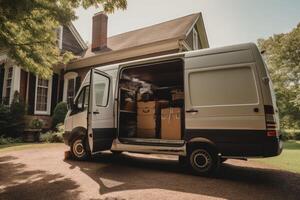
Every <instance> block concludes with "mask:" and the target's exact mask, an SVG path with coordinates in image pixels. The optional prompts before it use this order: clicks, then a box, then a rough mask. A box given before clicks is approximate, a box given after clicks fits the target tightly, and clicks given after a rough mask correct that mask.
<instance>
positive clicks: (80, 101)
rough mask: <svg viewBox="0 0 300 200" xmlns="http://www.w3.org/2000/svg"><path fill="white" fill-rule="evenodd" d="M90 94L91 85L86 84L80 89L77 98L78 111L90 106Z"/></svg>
mask: <svg viewBox="0 0 300 200" xmlns="http://www.w3.org/2000/svg"><path fill="white" fill-rule="evenodd" d="M88 95H89V86H85V87H84V88H82V90H81V91H80V94H79V95H78V98H77V99H76V102H75V104H76V108H77V110H76V112H81V111H84V110H86V109H87V107H88Z"/></svg>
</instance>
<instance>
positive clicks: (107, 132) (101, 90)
mask: <svg viewBox="0 0 300 200" xmlns="http://www.w3.org/2000/svg"><path fill="white" fill-rule="evenodd" d="M112 85H113V84H112V78H111V76H109V75H108V74H106V73H104V72H101V71H99V70H96V69H92V70H91V76H90V99H89V105H90V106H89V114H88V136H89V145H90V148H91V152H92V153H95V152H98V151H102V150H108V149H110V148H111V145H112V141H113V140H114V138H115V137H116V128H115V125H114V113H113V111H114V110H113V103H114V101H113V91H112Z"/></svg>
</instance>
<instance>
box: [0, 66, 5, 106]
mask: <svg viewBox="0 0 300 200" xmlns="http://www.w3.org/2000/svg"><path fill="white" fill-rule="evenodd" d="M4 74H5V68H4V64H2V65H0V100H1V102H2V96H3V83H4Z"/></svg>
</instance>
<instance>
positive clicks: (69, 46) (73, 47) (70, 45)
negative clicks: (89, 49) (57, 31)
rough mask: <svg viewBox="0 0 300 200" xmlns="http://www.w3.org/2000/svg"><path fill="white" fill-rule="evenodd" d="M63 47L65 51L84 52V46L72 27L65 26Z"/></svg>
mask: <svg viewBox="0 0 300 200" xmlns="http://www.w3.org/2000/svg"><path fill="white" fill-rule="evenodd" d="M62 49H63V51H70V52H73V53H74V54H80V53H82V48H81V47H80V45H79V44H78V42H77V40H76V38H75V37H74V35H73V34H72V32H71V31H70V29H69V28H68V27H66V26H64V27H63V41H62Z"/></svg>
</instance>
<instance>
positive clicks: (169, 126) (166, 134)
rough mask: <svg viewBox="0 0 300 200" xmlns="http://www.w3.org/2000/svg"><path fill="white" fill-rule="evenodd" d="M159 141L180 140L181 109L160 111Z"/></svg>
mask: <svg viewBox="0 0 300 200" xmlns="http://www.w3.org/2000/svg"><path fill="white" fill-rule="evenodd" d="M161 139H165V140H180V139H181V108H165V109H162V110H161Z"/></svg>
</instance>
